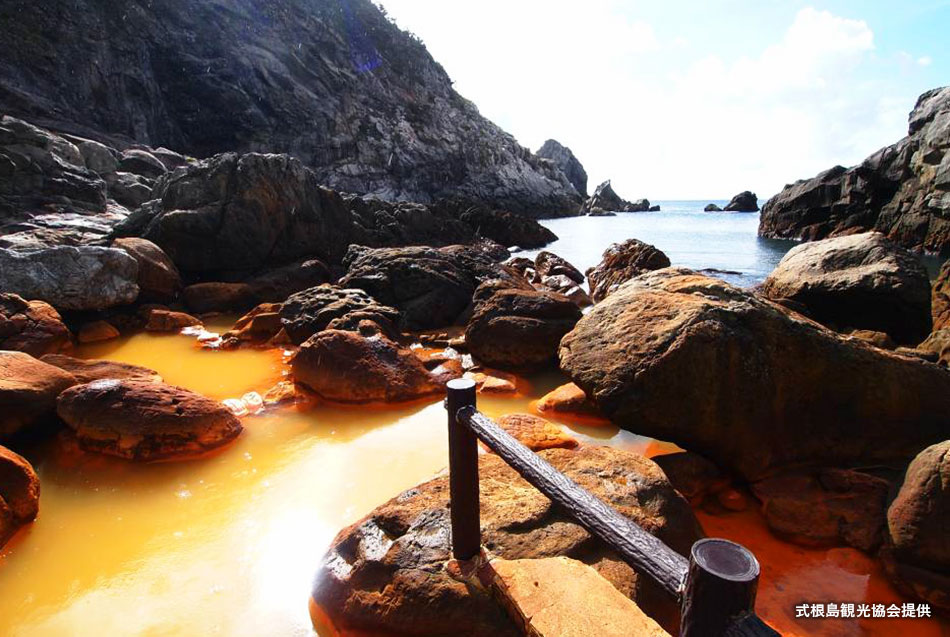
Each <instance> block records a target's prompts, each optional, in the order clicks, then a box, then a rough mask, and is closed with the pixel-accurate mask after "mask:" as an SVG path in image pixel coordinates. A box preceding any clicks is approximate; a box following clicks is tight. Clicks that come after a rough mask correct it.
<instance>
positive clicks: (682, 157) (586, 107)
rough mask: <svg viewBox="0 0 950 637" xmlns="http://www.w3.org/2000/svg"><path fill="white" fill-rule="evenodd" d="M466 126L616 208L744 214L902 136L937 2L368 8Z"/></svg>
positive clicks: (529, 1) (740, 0)
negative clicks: (569, 162)
mask: <svg viewBox="0 0 950 637" xmlns="http://www.w3.org/2000/svg"><path fill="white" fill-rule="evenodd" d="M377 4H382V5H383V6H384V7H385V9H386V10H387V12H388V13H389V15H390V17H391V18H393V19H394V20H395V22H396V23H397V24H398V25H399V26H400V27H401V28H403V29H405V30H408V31H411V32H413V33H415V34H416V35H418V36H419V37H420V38H422V40H423V41H424V42H425V44H426V46H427V47H428V49H429V52H430V53H431V54H432V55H433V57H434V58H435V59H436V60H437V61H439V62H440V63H441V64H442V65H443V66H444V67H445V69H446V71H447V72H448V73H449V75H450V76H451V77H452V79H453V80H454V81H455V88H456V90H457V91H458V92H459V93H461V94H462V95H463V96H465V97H467V98H468V99H470V100H472V101H473V102H474V103H475V104H476V105H477V106H478V108H479V110H480V111H481V113H482V114H483V115H485V116H486V117H488V118H489V119H491V120H493V121H494V122H496V123H497V124H499V125H500V126H501V127H502V128H504V129H505V130H507V131H508V132H510V133H511V134H513V135H514V136H515V137H516V138H517V139H518V141H519V142H520V143H521V144H522V145H524V146H527V147H529V148H531V149H532V150H537V149H538V148H539V147H540V146H541V144H543V143H544V141H545V140H546V139H549V138H554V139H557V140H558V141H560V142H561V143H563V144H565V145H566V146H568V147H570V148H571V149H572V150H573V151H574V153H575V155H577V157H578V158H579V159H580V160H581V163H583V164H584V167H585V168H586V169H587V173H588V175H589V190H593V188H594V186H596V185H597V184H598V183H600V182H601V181H603V180H605V179H611V180H612V183H613V186H614V189H615V190H616V191H617V192H618V194H620V195H621V196H622V197H624V198H626V199H638V198H641V197H647V198H650V199H655V200H662V199H710V200H713V199H728V198H730V197H731V196H732V195H734V194H736V193H738V192H740V191H742V190H753V191H755V192H756V193H757V194H758V195H759V197H760V199H763V200H764V199H766V198H767V197H769V196H771V195H773V194H775V193H777V192H778V191H779V190H781V188H782V187H783V185H785V184H787V183H790V182H793V181H795V180H797V179H802V178H806V177H811V176H814V175H815V174H817V173H818V172H821V171H822V170H825V169H827V168H830V167H832V166H834V165H836V164H842V165H845V166H850V165H853V164H856V163H859V162H860V161H861V160H863V159H864V158H865V157H867V156H868V155H870V154H871V153H873V152H874V151H875V150H877V149H878V148H880V147H882V146H885V145H887V144H891V143H893V142H896V141H897V140H898V139H900V138H901V137H903V136H904V135H906V134H907V115H908V113H909V112H910V110H911V108H913V106H914V103H915V102H916V100H917V97H918V96H919V95H920V94H921V93H922V92H924V91H926V90H928V89H930V88H935V87H938V86H944V85H947V84H950V37H948V33H950V0H903V1H898V0H889V1H883V0H839V1H832V2H816V1H813V2H798V1H796V0H704V1H702V2H700V1H694V2H686V1H678V0H663V1H660V0H652V1H640V0H626V1H621V0H584V1H583V2H580V1H578V0H477V1H473V0H381V1H380V2H377Z"/></svg>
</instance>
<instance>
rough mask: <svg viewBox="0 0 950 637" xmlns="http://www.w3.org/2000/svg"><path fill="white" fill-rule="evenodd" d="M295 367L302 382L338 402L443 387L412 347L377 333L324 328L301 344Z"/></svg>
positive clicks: (401, 397)
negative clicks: (410, 349)
mask: <svg viewBox="0 0 950 637" xmlns="http://www.w3.org/2000/svg"><path fill="white" fill-rule="evenodd" d="M291 367H292V369H293V375H294V379H295V380H296V381H297V382H298V383H301V384H303V385H306V386H307V387H308V388H310V389H311V390H313V391H314V392H316V393H317V394H318V395H320V396H321V397H323V398H326V399H327V400H332V401H335V402H343V403H365V402H387V403H395V402H404V401H409V400H414V399H416V398H422V397H424V396H432V395H435V394H438V393H440V392H442V391H443V386H442V384H440V383H438V382H436V380H435V378H434V377H433V376H431V375H430V374H429V372H428V370H427V369H426V368H425V366H424V365H423V364H422V361H420V360H419V359H418V358H416V356H415V355H414V354H413V353H412V352H410V351H409V350H407V349H402V348H400V347H399V346H398V345H396V344H395V343H393V342H392V341H390V340H389V339H388V338H386V337H385V336H382V335H378V334H377V335H372V336H364V335H362V334H356V333H354V332H345V331H342V330H324V331H322V332H320V333H318V334H315V335H314V336H312V337H311V338H309V339H308V340H307V341H306V342H305V343H304V344H303V345H301V346H300V351H298V352H297V353H296V354H295V355H294V357H293V360H292V361H291Z"/></svg>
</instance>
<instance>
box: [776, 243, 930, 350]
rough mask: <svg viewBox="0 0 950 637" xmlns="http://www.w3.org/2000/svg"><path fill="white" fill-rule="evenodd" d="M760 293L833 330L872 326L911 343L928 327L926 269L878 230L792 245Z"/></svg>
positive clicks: (928, 306) (921, 337)
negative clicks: (786, 304)
mask: <svg viewBox="0 0 950 637" xmlns="http://www.w3.org/2000/svg"><path fill="white" fill-rule="evenodd" d="M762 293H763V294H764V295H765V296H767V297H768V298H770V299H772V300H773V301H777V302H780V303H783V304H784V303H788V304H789V306H790V307H792V308H793V309H797V310H799V311H801V312H803V313H805V314H807V315H808V316H809V317H811V318H813V319H815V320H816V321H818V322H819V323H822V324H824V325H827V326H829V327H832V328H834V329H836V330H838V331H847V330H851V329H857V330H873V331H877V332H884V333H885V334H888V335H889V336H890V337H891V338H893V339H894V340H895V341H896V342H897V343H900V344H908V345H916V344H917V343H920V342H921V341H922V340H924V339H925V338H927V335H928V334H929V333H930V329H931V316H930V296H931V290H930V278H929V277H928V276H927V271H926V270H925V269H924V268H923V266H922V265H921V264H920V261H919V260H918V259H917V258H916V257H915V256H914V255H913V254H911V253H910V252H907V251H906V250H904V249H903V248H900V247H898V246H896V245H894V244H893V243H891V242H890V241H889V240H888V239H887V238H886V237H885V236H884V235H882V234H881V233H879V232H869V233H865V234H859V235H853V236H848V237H838V238H836V239H826V240H824V241H817V242H814V243H806V244H803V245H799V246H796V247H794V248H792V250H791V251H790V252H789V253H788V254H787V255H785V258H783V259H782V261H781V262H780V263H779V264H778V266H777V267H776V268H775V270H773V271H772V273H771V274H770V275H769V276H768V278H767V279H766V280H765V283H764V284H763V285H762Z"/></svg>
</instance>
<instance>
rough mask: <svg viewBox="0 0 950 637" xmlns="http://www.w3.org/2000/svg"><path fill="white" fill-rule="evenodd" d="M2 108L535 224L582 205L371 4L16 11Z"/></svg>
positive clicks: (130, 4) (93, 4)
mask: <svg viewBox="0 0 950 637" xmlns="http://www.w3.org/2000/svg"><path fill="white" fill-rule="evenodd" d="M0 23H2V24H3V33H4V46H3V47H0V111H3V112H5V113H7V114H11V115H15V116H19V117H23V118H25V119H28V120H29V121H32V122H35V123H37V124H39V125H41V126H45V127H49V128H53V129H55V130H61V131H66V132H70V133H74V134H78V135H83V136H88V137H95V138H98V139H100V140H105V141H109V142H111V143H113V144H114V145H121V144H122V142H123V141H127V142H131V141H135V142H140V143H143V144H147V145H149V146H153V147H157V146H166V147H169V148H173V149H175V150H178V151H180V152H184V153H187V154H190V155H194V156H197V157H207V156H210V155H213V154H215V153H220V152H225V151H257V152H285V153H289V154H292V155H294V156H296V157H298V158H299V159H301V160H302V161H303V162H304V163H305V164H306V165H308V166H309V167H311V168H312V169H313V170H314V172H315V173H316V175H317V177H318V179H319V180H320V181H321V182H322V183H323V184H325V185H327V186H329V187H331V188H334V189H337V190H343V191H351V192H358V193H367V194H374V195H377V196H380V197H383V198H386V199H391V200H413V201H421V202H428V201H431V200H433V199H436V198H439V197H444V196H456V197H458V196H461V197H465V198H469V199H473V200H480V201H482V202H486V203H490V204H492V205H494V206H497V207H502V208H507V209H509V210H512V211H514V212H519V213H524V214H529V215H558V214H565V213H574V212H576V210H577V208H578V207H579V205H580V197H579V196H578V194H577V193H576V192H575V191H574V189H573V187H572V186H571V185H570V183H569V182H568V181H567V178H566V177H565V176H564V175H563V173H562V172H561V171H560V170H558V169H556V168H555V167H553V166H552V165H551V164H549V163H548V162H543V161H541V160H540V159H539V158H537V157H535V156H534V155H533V154H531V152H530V151H528V150H527V149H525V148H523V147H521V146H520V145H518V144H517V143H516V142H515V140H514V139H513V138H512V137H511V136H510V135H508V134H507V133H505V132H504V131H502V130H501V129H499V128H498V127H497V126H495V125H494V124H492V123H491V122H489V121H488V120H486V119H485V118H483V117H482V116H481V115H479V114H478V111H477V109H476V108H475V106H474V105H473V104H471V103H470V102H468V101H467V100H465V99H464V98H462V97H461V96H459V95H458V94H457V93H456V92H455V91H454V90H453V89H452V83H451V80H450V79H449V77H448V75H447V74H446V73H445V71H444V70H443V68H442V67H441V66H440V65H439V64H438V63H436V62H435V61H434V60H433V59H432V57H431V56H430V55H429V53H428V52H427V50H426V48H425V46H424V45H423V44H422V43H421V42H419V41H418V40H417V39H416V38H414V37H413V36H411V35H409V34H407V33H405V32H403V31H401V30H399V29H398V28H396V27H395V26H394V25H393V24H392V23H390V22H389V20H388V19H387V18H386V17H385V16H384V15H383V14H382V13H381V12H380V10H379V9H378V8H377V7H376V6H375V5H373V4H372V3H371V2H369V0H280V1H277V2H271V1H265V0H130V1H127V2H122V3H115V2H112V1H111V0H49V1H44V2H34V1H32V0H10V1H8V2H4V3H3V4H2V5H0Z"/></svg>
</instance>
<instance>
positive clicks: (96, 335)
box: [77, 321, 121, 343]
mask: <svg viewBox="0 0 950 637" xmlns="http://www.w3.org/2000/svg"><path fill="white" fill-rule="evenodd" d="M119 336H121V334H119V330H117V329H116V328H115V326H113V325H112V324H111V323H109V322H108V321H92V322H91V323H86V324H84V325H83V326H82V327H80V328H79V335H78V337H77V338H78V340H79V342H80V343H101V342H102V341H111V340H113V339H116V338H119Z"/></svg>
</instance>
